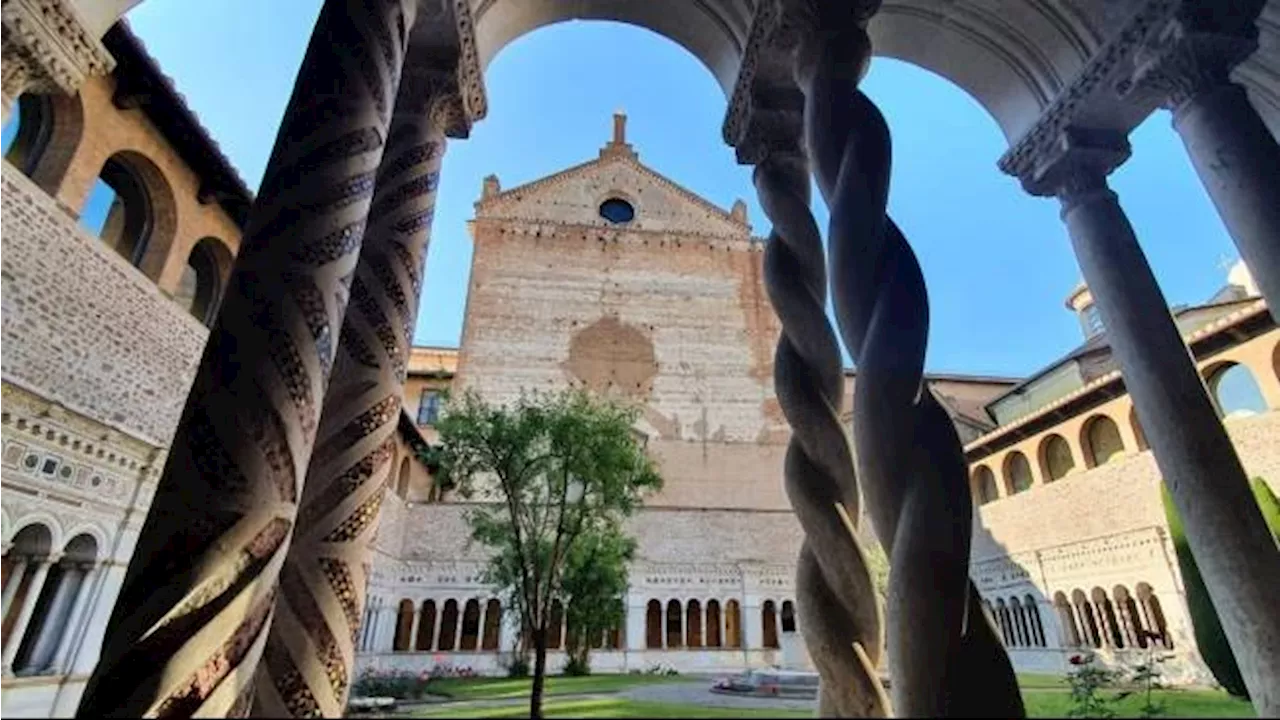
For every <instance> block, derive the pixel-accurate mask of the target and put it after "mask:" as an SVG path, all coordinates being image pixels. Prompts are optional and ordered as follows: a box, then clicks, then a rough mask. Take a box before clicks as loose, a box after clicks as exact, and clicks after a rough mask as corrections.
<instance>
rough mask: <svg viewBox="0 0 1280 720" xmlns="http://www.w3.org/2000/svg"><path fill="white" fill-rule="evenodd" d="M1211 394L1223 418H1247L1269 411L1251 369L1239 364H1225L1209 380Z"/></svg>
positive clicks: (1216, 369) (1210, 375)
mask: <svg viewBox="0 0 1280 720" xmlns="http://www.w3.org/2000/svg"><path fill="white" fill-rule="evenodd" d="M1207 384H1208V386H1209V394H1210V395H1212V396H1213V404H1214V405H1215V406H1216V407H1217V408H1218V415H1219V416H1220V417H1222V418H1234V417H1245V416H1249V415H1256V414H1258V413H1264V412H1266V411H1267V401H1266V400H1265V399H1263V397H1262V390H1261V389H1259V388H1258V381H1257V380H1255V379H1254V377H1253V373H1252V372H1250V371H1249V368H1248V367H1246V366H1244V365H1241V364H1239V363H1233V362H1228V363H1223V364H1222V365H1219V366H1218V367H1217V368H1215V369H1214V370H1213V371H1212V372H1211V373H1210V374H1209V378H1208V383H1207Z"/></svg>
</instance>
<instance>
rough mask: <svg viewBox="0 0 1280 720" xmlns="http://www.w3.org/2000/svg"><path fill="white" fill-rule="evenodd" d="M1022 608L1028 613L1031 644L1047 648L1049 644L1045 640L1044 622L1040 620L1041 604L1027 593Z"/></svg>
mask: <svg viewBox="0 0 1280 720" xmlns="http://www.w3.org/2000/svg"><path fill="white" fill-rule="evenodd" d="M1022 606H1023V607H1024V608H1025V609H1026V612H1027V628H1028V629H1029V630H1030V631H1031V644H1033V645H1035V646H1036V647H1045V646H1046V645H1047V643H1046V642H1045V639H1044V622H1043V621H1042V620H1041V619H1040V603H1038V602H1036V599H1035V596H1033V595H1031V594H1030V593H1027V596H1026V597H1024V598H1023V599H1022Z"/></svg>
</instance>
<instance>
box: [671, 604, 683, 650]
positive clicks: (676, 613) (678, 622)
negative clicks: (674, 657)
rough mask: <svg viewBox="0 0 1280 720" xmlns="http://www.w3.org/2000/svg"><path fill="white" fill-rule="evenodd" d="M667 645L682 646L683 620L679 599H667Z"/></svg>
mask: <svg viewBox="0 0 1280 720" xmlns="http://www.w3.org/2000/svg"><path fill="white" fill-rule="evenodd" d="M667 647H668V648H678V647H684V620H683V613H682V612H681V607H680V601H679V600H669V601H667Z"/></svg>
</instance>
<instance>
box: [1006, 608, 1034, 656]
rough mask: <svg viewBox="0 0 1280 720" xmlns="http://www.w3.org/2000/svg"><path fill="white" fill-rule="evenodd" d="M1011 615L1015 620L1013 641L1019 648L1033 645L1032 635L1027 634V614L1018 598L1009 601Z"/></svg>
mask: <svg viewBox="0 0 1280 720" xmlns="http://www.w3.org/2000/svg"><path fill="white" fill-rule="evenodd" d="M1009 614H1010V615H1011V616H1012V618H1013V639H1014V643H1015V644H1017V645H1018V646H1019V647H1026V646H1028V645H1030V644H1031V637H1030V633H1028V632H1027V613H1026V611H1025V610H1024V609H1023V607H1022V601H1021V600H1019V599H1018V598H1016V597H1015V598H1010V599H1009Z"/></svg>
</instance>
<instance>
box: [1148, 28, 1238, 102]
mask: <svg viewBox="0 0 1280 720" xmlns="http://www.w3.org/2000/svg"><path fill="white" fill-rule="evenodd" d="M1257 49H1258V28H1257V26H1256V25H1253V24H1248V25H1245V26H1244V27H1243V28H1241V29H1240V31H1239V32H1221V31H1218V30H1216V29H1214V30H1209V29H1202V28H1198V27H1196V26H1195V25H1194V24H1192V23H1191V22H1188V21H1187V20H1186V19H1185V18H1181V17H1178V18H1174V19H1173V20H1170V21H1169V23H1168V24H1167V25H1166V26H1165V28H1164V30H1162V31H1161V32H1160V34H1159V36H1157V37H1156V39H1155V40H1154V41H1153V42H1152V43H1150V44H1149V45H1148V46H1146V47H1144V48H1142V49H1141V50H1140V51H1139V52H1138V55H1137V58H1136V64H1137V70H1136V71H1135V72H1134V75H1133V81H1132V83H1130V92H1131V93H1132V92H1136V93H1143V92H1145V93H1151V94H1153V95H1154V96H1155V97H1156V98H1157V102H1159V103H1160V104H1161V105H1163V106H1164V107H1167V108H1169V109H1171V110H1174V111H1175V112H1176V111H1177V109H1178V108H1179V107H1181V106H1182V105H1183V104H1185V103H1186V102H1187V101H1188V100H1190V99H1191V98H1192V96H1194V95H1195V94H1196V93H1199V92H1201V91H1202V90H1207V89H1210V88H1213V87H1217V86H1219V85H1224V84H1226V83H1227V82H1229V81H1230V75H1231V71H1232V70H1233V69H1235V67H1236V66H1237V65H1239V64H1240V63H1242V62H1244V61H1245V60H1246V59H1247V58H1248V57H1249V56H1250V55H1252V54H1253V53H1254V51H1255V50H1257Z"/></svg>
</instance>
